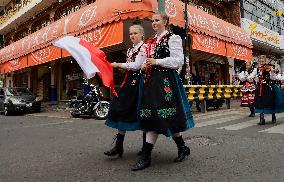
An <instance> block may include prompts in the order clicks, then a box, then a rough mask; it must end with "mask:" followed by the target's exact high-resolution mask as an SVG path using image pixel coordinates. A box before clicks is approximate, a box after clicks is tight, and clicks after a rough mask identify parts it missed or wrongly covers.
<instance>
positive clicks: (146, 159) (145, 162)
mask: <svg viewBox="0 0 284 182" xmlns="http://www.w3.org/2000/svg"><path fill="white" fill-rule="evenodd" d="M153 147H154V145H153V144H151V143H147V142H146V143H145V147H144V151H143V153H142V156H141V158H140V159H139V160H138V161H137V163H136V164H135V165H134V166H133V167H132V169H131V170H132V171H138V170H142V169H145V168H147V167H149V166H150V165H151V152H152V150H153Z"/></svg>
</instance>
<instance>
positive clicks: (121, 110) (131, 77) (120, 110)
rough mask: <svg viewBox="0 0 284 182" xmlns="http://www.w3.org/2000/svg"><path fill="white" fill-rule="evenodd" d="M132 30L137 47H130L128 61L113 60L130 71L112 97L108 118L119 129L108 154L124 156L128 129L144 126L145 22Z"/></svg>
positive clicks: (107, 123)
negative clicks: (141, 106) (141, 118)
mask: <svg viewBox="0 0 284 182" xmlns="http://www.w3.org/2000/svg"><path fill="white" fill-rule="evenodd" d="M129 33H130V39H131V41H132V43H133V47H132V48H130V49H128V51H127V62H126V63H112V66H113V67H114V68H122V69H126V70H128V71H127V72H126V75H125V78H124V81H123V83H122V85H121V88H120V92H119V93H118V97H115V98H114V99H113V100H112V101H111V104H110V110H109V115H108V119H107V120H106V122H105V124H106V125H107V126H109V127H112V128H115V129H117V130H118V133H117V135H116V144H115V146H114V147H113V148H112V149H111V150H109V151H106V152H104V154H105V155H107V156H116V155H118V156H119V157H121V156H122V154H123V141H124V136H125V133H126V132H125V131H135V130H140V129H141V126H140V122H139V117H138V112H139V110H138V107H139V104H140V98H141V89H142V85H143V80H144V79H143V75H142V74H141V73H140V68H141V65H142V64H143V62H144V61H145V59H146V54H145V45H144V43H143V37H144V29H143V27H142V26H141V25H132V26H131V27H130V28H129ZM143 141H144V142H143V144H144V143H145V142H146V133H144V134H143ZM142 149H143V147H142ZM140 153H141V152H140Z"/></svg>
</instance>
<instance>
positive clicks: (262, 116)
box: [258, 114, 265, 125]
mask: <svg viewBox="0 0 284 182" xmlns="http://www.w3.org/2000/svg"><path fill="white" fill-rule="evenodd" d="M258 125H265V119H264V114H260V116H259V123H258Z"/></svg>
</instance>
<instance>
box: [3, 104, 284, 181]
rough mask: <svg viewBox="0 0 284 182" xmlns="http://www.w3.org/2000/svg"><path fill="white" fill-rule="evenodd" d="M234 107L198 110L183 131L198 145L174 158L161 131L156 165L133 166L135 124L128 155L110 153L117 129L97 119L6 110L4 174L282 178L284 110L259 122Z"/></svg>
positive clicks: (137, 142)
mask: <svg viewBox="0 0 284 182" xmlns="http://www.w3.org/2000/svg"><path fill="white" fill-rule="evenodd" d="M248 114H249V113H248V110H246V109H242V108H236V109H231V110H221V111H212V112H207V113H205V114H197V115H195V120H196V128H194V129H192V130H190V131H187V132H185V133H184V134H183V135H184V138H185V140H186V143H187V145H188V146H190V148H191V150H192V154H191V155H190V157H189V158H188V159H187V160H186V161H184V162H182V163H173V162H172V161H173V159H174V158H175V157H176V155H177V149H176V146H175V144H174V142H173V140H172V139H170V138H166V137H164V136H160V137H159V139H158V142H157V144H156V146H155V148H154V150H153V156H152V166H151V167H149V168H147V169H145V170H143V171H138V172H132V171H130V168H131V166H132V165H133V164H134V163H135V162H136V160H137V156H136V153H137V152H138V151H139V149H140V147H141V144H142V141H141V138H142V133H141V132H129V133H127V136H126V139H125V153H124V155H123V157H122V158H119V159H117V158H116V159H109V158H107V157H106V156H104V155H103V152H104V151H105V150H107V149H109V148H111V147H112V145H111V144H112V142H113V137H114V135H115V132H116V131H115V130H112V129H111V128H108V127H106V126H105V125H104V122H103V121H98V120H94V119H60V118H52V117H36V116H9V117H6V116H3V115H0V182H6V181H52V182H55V181H56V182H57V181H58V182H59V181H60V182H61V181H68V182H69V181H153V182H156V181H163V182H164V181H171V182H172V181H191V182H193V181H202V182H204V181H216V182H220V181H222V182H223V181H238V182H239V181H265V182H267V181H284V173H283V171H284V150H283V149H284V113H283V114H278V115H277V123H276V124H271V123H270V120H271V115H270V116H267V118H266V120H267V125H265V126H258V125H257V124H256V123H257V122H258V119H259V118H258V117H255V118H248V117H247V116H248Z"/></svg>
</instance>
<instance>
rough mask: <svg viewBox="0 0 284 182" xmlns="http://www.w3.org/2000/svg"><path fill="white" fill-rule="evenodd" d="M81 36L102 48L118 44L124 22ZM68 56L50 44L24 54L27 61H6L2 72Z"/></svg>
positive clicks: (19, 59) (105, 26) (121, 36)
mask: <svg viewBox="0 0 284 182" xmlns="http://www.w3.org/2000/svg"><path fill="white" fill-rule="evenodd" d="M79 36H80V37H81V38H82V39H84V40H86V41H88V42H91V43H92V44H93V45H95V46H97V47H100V48H104V47H108V46H112V45H116V44H119V43H121V42H122V40H123V23H122V22H114V23H112V24H108V25H104V26H101V27H98V28H96V29H93V30H91V31H89V32H85V33H83V34H81V35H79ZM68 56H70V54H69V53H68V52H67V51H65V50H62V49H60V48H58V47H55V46H53V45H49V46H48V47H46V48H42V49H39V50H36V51H34V52H32V53H29V54H28V55H26V56H23V57H24V58H25V61H22V58H23V57H20V58H16V59H12V60H9V61H7V62H5V63H4V64H2V66H1V67H3V69H1V70H2V71H1V72H5V73H7V72H11V71H16V70H19V69H23V68H26V67H30V66H35V65H39V64H43V63H46V62H49V61H53V60H56V59H59V58H61V57H68Z"/></svg>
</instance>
